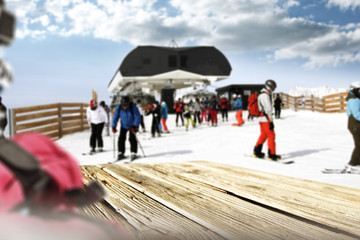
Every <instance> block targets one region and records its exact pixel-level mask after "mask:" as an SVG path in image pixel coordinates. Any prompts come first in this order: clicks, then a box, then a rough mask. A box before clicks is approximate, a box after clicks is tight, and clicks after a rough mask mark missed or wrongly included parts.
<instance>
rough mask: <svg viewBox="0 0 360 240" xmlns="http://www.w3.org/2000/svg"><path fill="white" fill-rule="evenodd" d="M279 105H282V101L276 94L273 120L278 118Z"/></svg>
mask: <svg viewBox="0 0 360 240" xmlns="http://www.w3.org/2000/svg"><path fill="white" fill-rule="evenodd" d="M281 104H282V100H281V97H280V94H276V98H275V101H274V108H275V118H280V113H281Z"/></svg>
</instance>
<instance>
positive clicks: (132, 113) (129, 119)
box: [111, 96, 141, 160]
mask: <svg viewBox="0 0 360 240" xmlns="http://www.w3.org/2000/svg"><path fill="white" fill-rule="evenodd" d="M119 119H120V135H119V140H118V158H117V159H118V160H122V159H124V158H125V140H126V134H127V132H128V131H130V136H129V142H130V150H131V160H134V159H135V158H136V154H137V147H138V146H137V140H136V136H135V134H136V132H138V131H139V124H140V120H141V116H140V113H139V109H138V108H137V107H136V105H135V104H134V103H133V102H131V101H130V98H129V97H128V96H124V97H123V98H122V99H121V103H120V105H118V106H117V107H116V110H115V113H114V116H113V119H112V125H111V126H112V132H113V133H116V132H117V130H116V125H117V123H118V121H119Z"/></svg>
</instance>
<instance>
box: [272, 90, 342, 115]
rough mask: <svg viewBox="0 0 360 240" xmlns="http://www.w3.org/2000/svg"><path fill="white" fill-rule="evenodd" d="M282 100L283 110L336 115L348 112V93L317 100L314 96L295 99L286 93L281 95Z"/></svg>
mask: <svg viewBox="0 0 360 240" xmlns="http://www.w3.org/2000/svg"><path fill="white" fill-rule="evenodd" d="M279 94H280V97H281V99H282V103H283V104H284V105H283V109H292V110H294V111H298V110H310V111H316V112H325V113H335V112H346V106H347V101H346V96H347V94H348V93H347V92H342V93H336V94H331V95H327V96H324V97H323V98H317V97H313V96H306V97H293V96H290V95H288V94H286V93H279Z"/></svg>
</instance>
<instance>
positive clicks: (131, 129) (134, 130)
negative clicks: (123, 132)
mask: <svg viewBox="0 0 360 240" xmlns="http://www.w3.org/2000/svg"><path fill="white" fill-rule="evenodd" d="M138 131H139V128H137V127H135V126H132V127H131V128H130V132H138Z"/></svg>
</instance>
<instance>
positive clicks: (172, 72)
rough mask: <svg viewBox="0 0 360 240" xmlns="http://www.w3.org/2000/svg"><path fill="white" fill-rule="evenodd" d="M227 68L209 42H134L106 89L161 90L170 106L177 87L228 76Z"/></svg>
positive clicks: (134, 92) (117, 93) (138, 92)
mask: <svg viewBox="0 0 360 240" xmlns="http://www.w3.org/2000/svg"><path fill="white" fill-rule="evenodd" d="M231 70H232V69H231V66H230V63H229V61H228V60H227V58H226V57H225V56H224V54H222V53H221V52H220V51H219V50H218V49H216V48H215V47H213V46H197V47H177V46H171V47H161V46H138V47H136V48H135V49H134V50H132V51H131V52H130V53H129V54H128V55H127V56H126V57H125V58H124V60H123V61H122V63H121V64H120V67H119V68H118V69H117V70H116V72H115V75H114V76H113V78H112V79H111V81H110V83H109V85H108V90H109V92H110V93H112V94H114V95H115V96H121V95H124V94H128V95H141V94H142V93H143V92H144V91H147V92H148V93H150V94H152V95H156V94H161V101H165V102H166V103H167V104H168V106H169V105H170V106H173V103H174V95H175V91H176V90H177V89H182V88H189V87H192V88H193V89H196V88H197V87H200V86H201V87H204V86H207V85H210V84H212V83H214V82H215V81H219V80H223V79H227V78H229V76H230V73H231ZM113 101H114V99H113Z"/></svg>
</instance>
